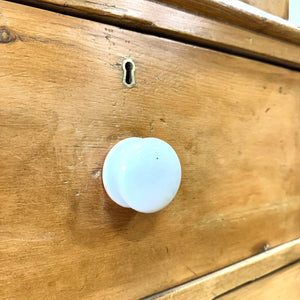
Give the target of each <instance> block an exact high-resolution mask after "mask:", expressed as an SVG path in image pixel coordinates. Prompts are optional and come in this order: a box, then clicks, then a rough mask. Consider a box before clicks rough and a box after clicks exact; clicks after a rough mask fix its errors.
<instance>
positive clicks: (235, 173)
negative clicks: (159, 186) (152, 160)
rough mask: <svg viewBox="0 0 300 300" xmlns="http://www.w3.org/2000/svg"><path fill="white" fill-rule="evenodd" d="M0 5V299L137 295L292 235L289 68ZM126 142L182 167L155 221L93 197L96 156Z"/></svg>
mask: <svg viewBox="0 0 300 300" xmlns="http://www.w3.org/2000/svg"><path fill="white" fill-rule="evenodd" d="M0 7H1V10H0V11H1V26H2V27H1V28H2V30H4V29H6V31H7V32H8V33H9V34H8V33H7V32H6V34H2V35H1V36H2V38H3V39H4V41H6V42H2V43H0V47H1V53H2V58H1V60H0V79H1V85H0V99H1V106H0V120H1V123H0V124H1V130H0V147H1V148H0V187H1V189H0V191H1V193H0V203H1V211H0V232H1V233H0V251H1V254H0V279H1V280H0V283H1V287H0V290H1V294H0V298H1V299H28V298H30V299H47V298H48V299H51V298H55V297H56V298H58V299H84V298H87V299H136V298H140V297H143V296H147V295H150V294H153V293H156V292H159V291H161V290H164V289H167V288H170V287H172V286H175V285H178V284H181V283H183V282H186V281H188V280H191V279H194V278H196V277H199V276H201V275H204V274H207V273H210V272H212V271H215V270H217V269H220V268H222V267H225V266H227V265H230V264H233V263H235V262H237V261H240V260H242V259H245V258H247V257H250V256H252V255H255V254H257V253H260V252H262V251H263V248H264V245H265V244H267V243H268V244H270V246H271V248H272V247H274V246H276V245H279V244H282V243H285V242H287V241H290V240H293V239H295V238H296V237H299V234H300V219H299V214H300V201H299V199H300V198H299V193H300V191H299V182H298V181H297V178H299V170H300V167H299V157H300V156H299V135H298V130H299V101H298V100H299V95H300V74H299V73H298V72H295V71H291V70H287V69H284V68H280V67H275V66H271V65H268V64H264V63H260V62H255V61H251V60H248V59H243V58H239V57H235V56H232V55H226V54H223V53H219V52H214V51H211V50H207V49H203V48H200V47H195V46H190V45H186V44H183V43H178V42H174V41H170V40H166V39H162V38H157V37H153V36H149V35H143V34H140V33H136V32H130V31H127V30H122V29H119V28H117V27H113V26H108V25H103V24H99V23H96V22H92V21H87V20H82V19H78V18H73V17H69V16H64V15H60V14H55V13H51V12H47V11H44V10H39V9H35V8H31V7H27V6H22V5H17V4H13V3H10V2H5V1H1V2H0ZM7 37H9V38H7ZM125 57H131V58H132V59H133V60H134V61H135V63H136V83H137V85H136V87H134V88H132V89H128V88H126V87H125V86H123V85H122V77H123V74H122V68H121V65H120V64H121V62H122V60H123V59H124V58H125ZM130 136H141V137H146V136H155V137H157V138H161V139H163V140H165V141H166V142H168V143H169V144H170V145H172V146H173V147H174V149H175V150H176V152H177V153H178V155H179V157H180V160H181V163H182V171H183V176H182V184H181V187H180V190H179V193H178V196H177V197H176V198H175V200H174V201H173V202H172V204H171V205H170V206H168V207H167V208H166V209H164V210H162V211H161V212H159V213H155V214H149V215H145V214H139V213H136V212H134V211H131V210H129V209H123V208H121V207H118V206H117V205H115V204H114V203H113V202H112V201H111V200H109V199H108V197H107V195H106V194H105V192H104V190H103V187H102V183H101V167H102V164H103V161H104V157H105V155H106V153H107V152H108V151H109V149H110V148H111V147H112V146H113V145H114V144H115V143H117V142H118V141H119V140H122V139H124V138H126V137H130Z"/></svg>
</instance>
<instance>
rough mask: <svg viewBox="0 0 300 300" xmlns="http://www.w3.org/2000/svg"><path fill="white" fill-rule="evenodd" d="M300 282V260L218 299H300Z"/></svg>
mask: <svg viewBox="0 0 300 300" xmlns="http://www.w3.org/2000/svg"><path fill="white" fill-rule="evenodd" d="M299 283H300V262H299V263H296V264H294V265H292V266H289V267H286V268H284V269H282V270H280V271H278V272H276V273H274V274H272V275H269V276H267V277H265V278H262V279H260V280H257V281H255V282H253V283H249V284H247V285H246V286H244V287H242V288H240V289H237V290H235V291H233V292H230V293H229V294H226V295H224V296H222V297H218V298H217V299H219V300H233V299H235V300H239V299H245V300H251V299H260V300H284V299H289V300H298V299H300V288H299Z"/></svg>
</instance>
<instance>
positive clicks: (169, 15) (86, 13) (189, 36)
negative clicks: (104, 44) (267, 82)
mask: <svg viewBox="0 0 300 300" xmlns="http://www.w3.org/2000/svg"><path fill="white" fill-rule="evenodd" d="M23 2H24V3H26V4H27V3H30V4H32V5H37V6H41V7H43V8H46V9H50V10H55V11H58V12H64V13H66V14H72V15H75V16H77V17H81V18H90V19H93V20H97V21H100V22H104V23H107V24H112V25H117V26H120V27H122V28H127V29H131V30H135V31H141V32H143V33H148V34H152V35H158V36H161V37H165V38H171V39H174V40H177V41H181V42H187V43H192V44H195V45H200V46H205V47H210V48H213V49H217V50H222V51H225V52H229V53H234V54H238V55H242V56H246V57H251V58H256V59H260V60H263V61H267V62H271V63H276V64H279V65H283V66H287V67H289V68H293V69H298V70H299V69H300V47H299V45H295V44H293V43H291V42H287V41H284V40H281V39H278V38H274V37H273V36H268V35H264V34H262V33H261V31H262V30H261V28H257V30H258V32H256V31H255V30H249V29H248V27H246V28H245V27H240V26H236V24H234V22H233V24H229V23H228V22H227V21H226V20H225V21H226V22H224V20H223V19H222V18H223V16H220V17H219V19H220V20H216V19H213V18H212V17H213V16H212V17H211V16H210V17H205V16H203V15H200V14H199V13H202V12H201V11H200V12H199V13H198V12H196V13H195V14H194V13H188V12H185V11H182V10H180V9H176V8H172V7H168V6H165V5H163V4H161V3H156V2H152V1H148V0H95V1H82V0H31V1H29V0H24V1H23ZM198 2H199V3H200V2H201V3H202V1H198ZM198 2H197V3H198ZM184 3H187V5H188V4H189V1H188V2H184ZM211 4H213V3H211ZM242 4H243V3H242ZM183 8H184V7H183ZM200 8H201V7H200ZM200 8H199V9H200ZM222 9H223V8H222V7H216V12H219V11H220V10H221V11H222ZM211 10H212V11H214V7H212V8H211ZM227 13H229V14H230V15H232V14H238V15H239V16H240V17H241V18H243V13H242V12H241V10H239V12H238V13H237V12H236V11H235V10H233V11H232V13H231V12H230V8H227ZM248 13H249V14H250V15H251V13H250V12H248ZM245 14H246V13H245ZM249 18H250V17H249ZM249 18H248V19H249ZM264 20H268V16H267V17H264ZM266 22H268V21H266ZM266 22H265V23H266ZM249 24H252V21H251V20H249ZM284 26H286V27H288V26H287V25H284ZM284 26H283V27H282V28H281V30H282V33H284V34H283V36H286V34H288V29H287V28H286V27H284ZM288 28H289V27H288ZM293 30H294V29H293ZM296 31H297V33H298V35H299V41H300V33H299V32H300V31H299V30H298V29H296ZM293 32H294V31H293ZM296 35H297V34H296ZM296 40H297V39H296Z"/></svg>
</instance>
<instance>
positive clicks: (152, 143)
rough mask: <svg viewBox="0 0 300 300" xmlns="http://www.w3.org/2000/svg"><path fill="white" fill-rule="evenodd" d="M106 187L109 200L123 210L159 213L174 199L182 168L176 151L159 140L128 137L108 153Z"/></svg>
mask: <svg viewBox="0 0 300 300" xmlns="http://www.w3.org/2000/svg"><path fill="white" fill-rule="evenodd" d="M102 178H103V184H104V187H105V190H106V192H107V194H108V195H109V197H110V198H111V199H112V200H113V201H115V202H116V203H117V204H119V205H121V206H123V207H130V208H132V209H134V210H137V211H139V212H143V213H152V212H156V211H158V210H160V209H162V208H164V207H165V206H167V205H168V204H169V203H170V202H171V201H172V200H173V198H174V197H175V195H176V193H177V191H178V188H179V185H180V181H181V166H180V161H179V158H178V156H177V154H176V152H175V151H174V149H173V148H172V147H171V146H170V145H169V144H167V143H166V142H164V141H162V140H160V139H157V138H136V137H132V138H127V139H125V140H123V141H120V142H119V143H117V144H116V145H115V146H114V147H113V148H112V149H111V150H110V152H109V153H108V154H107V156H106V158H105V161H104V165H103V173H102Z"/></svg>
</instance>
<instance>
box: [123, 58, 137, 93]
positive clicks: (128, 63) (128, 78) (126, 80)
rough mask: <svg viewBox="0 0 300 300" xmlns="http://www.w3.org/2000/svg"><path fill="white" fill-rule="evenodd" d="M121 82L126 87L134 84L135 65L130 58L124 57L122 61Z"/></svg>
mask: <svg viewBox="0 0 300 300" xmlns="http://www.w3.org/2000/svg"><path fill="white" fill-rule="evenodd" d="M123 71H124V75H123V84H124V85H125V86H127V87H128V88H131V87H133V86H134V85H135V78H134V71H135V65H134V62H133V60H132V59H130V58H126V59H125V60H124V61H123Z"/></svg>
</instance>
